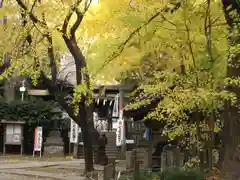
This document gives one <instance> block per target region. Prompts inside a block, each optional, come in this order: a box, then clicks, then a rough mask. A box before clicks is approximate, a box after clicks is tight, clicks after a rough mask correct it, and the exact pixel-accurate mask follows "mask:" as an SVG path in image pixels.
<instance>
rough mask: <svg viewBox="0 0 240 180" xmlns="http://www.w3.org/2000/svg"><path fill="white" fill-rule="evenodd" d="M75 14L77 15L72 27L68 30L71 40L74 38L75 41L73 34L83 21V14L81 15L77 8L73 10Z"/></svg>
mask: <svg viewBox="0 0 240 180" xmlns="http://www.w3.org/2000/svg"><path fill="white" fill-rule="evenodd" d="M75 13H76V14H77V20H76V21H75V23H74V24H73V25H72V27H71V30H70V34H71V38H74V39H75V32H76V30H77V29H78V27H79V26H80V24H81V22H82V20H83V14H82V12H80V11H79V9H78V8H77V9H76V10H75Z"/></svg>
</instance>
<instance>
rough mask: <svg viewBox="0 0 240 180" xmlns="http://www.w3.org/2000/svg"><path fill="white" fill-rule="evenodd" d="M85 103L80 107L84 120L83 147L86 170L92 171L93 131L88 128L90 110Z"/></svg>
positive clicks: (81, 116)
mask: <svg viewBox="0 0 240 180" xmlns="http://www.w3.org/2000/svg"><path fill="white" fill-rule="evenodd" d="M88 109H89V108H88V107H87V105H85V104H81V107H80V108H79V114H80V118H81V122H82V127H81V130H82V138H83V148H84V160H85V172H91V171H93V170H94V168H93V148H92V139H91V137H92V136H91V132H90V131H89V130H90V129H89V128H88V113H90V111H89V110H88Z"/></svg>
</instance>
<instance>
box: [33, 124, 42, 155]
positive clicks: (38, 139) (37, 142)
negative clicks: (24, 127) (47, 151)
mask: <svg viewBox="0 0 240 180" xmlns="http://www.w3.org/2000/svg"><path fill="white" fill-rule="evenodd" d="M42 134H43V128H42V127H40V126H39V127H36V128H35V134H34V151H41V149H42Z"/></svg>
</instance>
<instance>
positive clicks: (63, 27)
mask: <svg viewBox="0 0 240 180" xmlns="http://www.w3.org/2000/svg"><path fill="white" fill-rule="evenodd" d="M81 2H82V0H78V1H77V2H76V3H75V4H73V5H72V6H71V7H70V10H69V12H68V14H67V15H66V17H65V19H64V22H63V25H62V29H61V30H60V32H61V33H63V35H64V36H66V35H67V28H68V24H69V21H70V19H71V17H72V15H73V13H74V12H76V9H77V7H78V6H79V5H80V4H81Z"/></svg>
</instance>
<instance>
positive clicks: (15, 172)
mask: <svg viewBox="0 0 240 180" xmlns="http://www.w3.org/2000/svg"><path fill="white" fill-rule="evenodd" d="M82 163H84V161H81V160H77V161H74V160H73V161H53V162H45V161H34V162H33V161H27V162H26V161H25V162H22V163H4V164H0V173H1V175H3V176H1V179H2V177H4V179H5V177H6V179H9V177H11V176H12V179H14V178H15V177H16V178H17V179H19V178H20V177H21V178H20V179H24V180H25V179H26V180H28V179H29V180H30V179H34V177H35V178H36V179H38V180H39V179H43V180H45V179H46V180H48V179H59V180H67V179H69V180H84V179H85V178H84V177H80V176H71V175H64V174H61V173H49V172H43V171H33V170H28V169H26V168H34V167H35V168H37V167H46V168H47V167H51V166H60V165H66V166H67V165H68V164H71V165H72V166H74V164H75V165H77V164H78V166H81V164H82ZM10 179H11V178H10Z"/></svg>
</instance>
